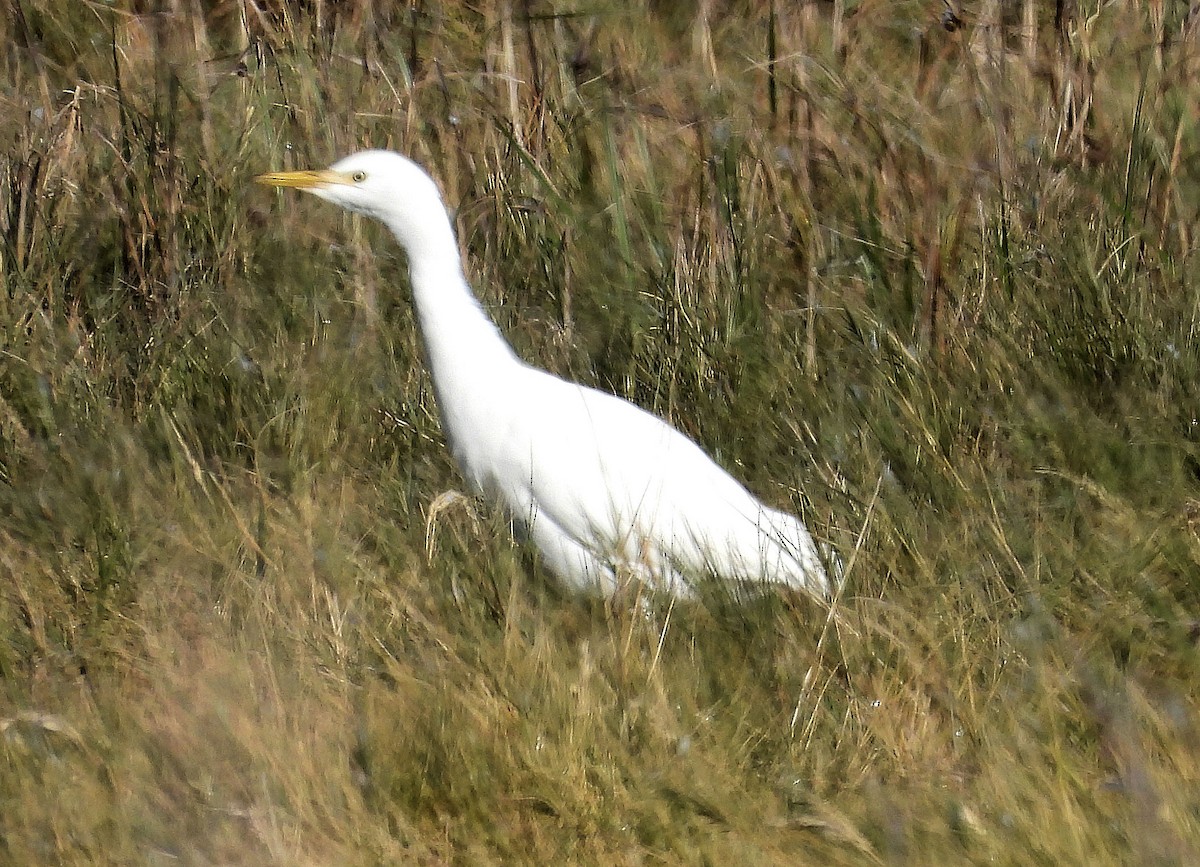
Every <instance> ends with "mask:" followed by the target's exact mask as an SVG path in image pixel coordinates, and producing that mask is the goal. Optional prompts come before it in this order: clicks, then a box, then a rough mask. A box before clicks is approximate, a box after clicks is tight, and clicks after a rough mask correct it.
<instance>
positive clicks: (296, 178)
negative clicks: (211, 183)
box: [255, 150, 453, 256]
mask: <svg viewBox="0 0 1200 867" xmlns="http://www.w3.org/2000/svg"><path fill="white" fill-rule="evenodd" d="M255 180H257V181H258V182H259V183H260V184H267V185H269V186H273V187H293V188H295V189H298V190H304V191H305V192H309V193H312V194H313V195H314V196H318V197H320V198H322V199H325V200H326V201H328V202H333V203H334V204H335V205H341V206H342V207H343V208H345V209H346V210H348V211H354V212H356V213H359V214H366V215H367V216H369V217H374V218H375V219H377V220H380V221H382V222H384V223H386V224H387V226H388V228H390V229H391V230H392V232H393V233H394V234H395V235H396V238H397V239H398V240H399V241H400V243H401V244H402V245H403V246H404V247H405V249H406V250H407V251H408V253H409V255H410V256H412V255H414V254H417V253H418V252H420V251H421V250H422V249H423V248H424V247H426V246H428V245H429V244H431V243H433V242H435V241H442V240H444V237H443V236H445V235H446V234H447V230H448V228H449V222H448V218H447V216H446V206H445V205H444V204H443V203H442V196H441V193H440V192H439V191H438V188H437V184H435V183H434V182H433V178H431V177H430V176H429V175H428V174H426V172H425V170H424V169H422V168H421V167H420V166H418V165H417V164H416V163H414V162H413V161H412V160H410V159H408V158H406V157H402V156H400V154H397V153H392V152H391V151H381V150H370V151H360V152H359V153H356V154H351V155H350V156H348V157H345V158H344V159H340V160H338V161H337V162H336V163H334V164H333V165H332V166H330V167H329V168H327V169H319V170H317V171H302V172H272V173H270V174H265V175H259V176H258V177H257V178H255ZM451 243H453V236H452V235H451Z"/></svg>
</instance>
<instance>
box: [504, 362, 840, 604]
mask: <svg viewBox="0 0 1200 867" xmlns="http://www.w3.org/2000/svg"><path fill="white" fill-rule="evenodd" d="M528 373H529V374H532V375H530V376H529V377H528V378H527V379H526V380H525V381H523V382H522V383H521V387H520V388H519V389H518V394H520V396H521V398H520V400H519V403H520V404H521V410H522V411H521V412H512V413H510V414H509V419H510V422H509V424H508V425H507V426H506V427H505V429H504V430H503V432H502V434H501V438H502V440H503V443H502V446H501V448H500V449H499V450H498V452H497V453H496V454H495V456H494V457H495V458H496V459H499V460H500V461H501V463H500V464H497V466H502V467H503V468H502V469H501V470H500V471H499V472H498V473H497V474H496V475H497V476H498V477H500V478H499V479H498V481H499V482H500V485H499V486H500V488H501V489H500V490H498V491H497V493H499V494H500V496H501V497H502V498H503V499H504V500H505V502H506V503H507V504H508V505H509V507H510V508H511V509H512V510H513V512H514V514H515V516H516V517H517V518H519V519H522V520H525V521H528V522H531V523H532V526H533V527H534V534H535V537H536V536H537V535H538V533H537V527H536V521H537V520H538V519H539V516H541V517H542V519H544V520H546V521H548V522H549V523H550V525H551V526H552V527H553V528H554V530H555V531H557V532H561V533H562V534H564V535H565V536H566V537H567V540H566V542H565V543H569V544H571V545H578V546H582V547H583V548H584V549H586V550H589V551H591V552H593V553H594V554H595V555H596V557H597V558H609V559H608V562H609V563H617V564H619V565H624V566H626V567H628V568H633V569H634V571H638V572H642V573H646V572H649V573H652V574H655V577H658V578H664V577H665V578H666V579H667V580H670V576H671V575H672V574H674V573H675V572H677V571H682V572H684V573H687V574H691V575H698V574H703V573H705V572H711V573H713V574H718V575H721V576H724V577H727V578H735V579H736V578H744V579H751V580H763V579H765V580H769V581H777V582H780V583H785V584H791V585H794V586H798V587H808V588H809V589H814V590H819V591H821V592H824V591H825V589H826V588H825V587H824V586H823V585H824V580H825V579H824V570H823V569H822V567H821V565H820V559H819V557H818V556H817V553H816V548H815V546H814V545H813V543H812V539H811V537H810V536H809V534H808V531H807V530H806V529H805V528H804V526H803V524H801V523H800V522H799V521H798V520H796V519H795V518H794V517H792V516H791V515H787V514H785V513H782V512H778V511H775V510H773V509H769V508H767V507H765V506H763V505H762V504H761V503H759V502H758V500H756V499H755V498H754V497H753V496H752V495H751V494H750V493H749V491H747V490H746V488H745V487H743V486H742V485H741V484H740V483H739V482H737V481H736V480H735V479H734V478H733V477H732V476H730V475H729V474H728V473H727V472H725V471H724V470H723V469H721V467H719V466H718V465H717V464H716V463H715V462H713V460H712V459H711V458H709V457H708V455H706V454H705V453H704V451H703V450H702V449H701V448H700V447H699V446H698V445H696V444H695V443H694V442H692V441H691V440H690V439H688V438H687V437H686V436H684V435H683V434H681V433H680V432H679V431H677V430H676V429H675V428H673V427H671V426H670V425H668V424H667V423H666V422H664V421H663V420H662V419H659V418H657V417H655V416H653V415H651V414H650V413H647V412H645V411H643V410H641V409H639V408H638V407H636V406H634V405H633V404H631V403H629V402H627V401H624V400H622V399H620V398H618V397H615V396H613V395H610V394H605V393H604V392H600V391H596V390H594V389H590V388H586V387H584V386H580V385H576V384H574V383H569V382H565V381H563V380H560V379H557V378H555V377H552V376H550V375H548V374H544V373H542V372H540V371H536V370H532V369H530V370H529V371H528ZM512 409H513V410H516V409H517V407H512Z"/></svg>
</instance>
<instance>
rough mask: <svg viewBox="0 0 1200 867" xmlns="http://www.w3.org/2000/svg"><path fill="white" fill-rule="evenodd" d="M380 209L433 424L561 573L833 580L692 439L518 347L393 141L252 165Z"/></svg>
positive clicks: (815, 588)
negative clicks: (277, 165)
mask: <svg viewBox="0 0 1200 867" xmlns="http://www.w3.org/2000/svg"><path fill="white" fill-rule="evenodd" d="M257 180H258V181H259V182H260V183H263V184H269V185H271V186H276V187H293V188H296V189H300V190H304V191H306V192H309V193H312V194H314V195H316V196H319V197H320V198H322V199H325V200H326V201H330V202H333V203H334V204H337V205H341V206H342V207H343V208H346V209H348V210H350V211H356V212H358V213H361V214H366V215H367V216H370V217H374V218H375V219H377V220H380V221H382V222H383V223H384V224H385V225H386V226H387V227H388V228H389V229H391V231H392V234H393V235H395V236H396V240H397V241H399V242H400V246H401V247H403V248H404V251H405V252H406V253H407V255H408V263H409V272H410V276H411V280H412V291H413V304H414V305H415V307H416V313H417V320H418V324H419V327H420V331H421V336H422V338H423V340H424V345H425V349H426V353H427V356H428V363H429V367H430V371H431V373H432V377H433V385H434V391H435V394H436V397H437V402H438V408H439V411H440V413H441V419H442V426H443V429H444V431H445V435H446V438H447V440H448V441H449V444H450V448H451V450H452V451H453V454H454V457H455V459H456V460H457V461H458V465H459V467H460V469H461V471H462V473H463V475H464V476H465V477H466V480H467V481H468V483H469V484H470V485H471V486H472V487H473V488H474V489H475V491H476V493H479V494H484V495H486V496H490V497H493V498H495V499H496V500H498V501H499V502H500V503H501V504H502V505H503V506H504V508H505V509H506V510H507V512H508V514H509V516H510V517H511V518H512V520H513V521H514V522H515V523H517V524H518V525H519V526H520V527H521V528H523V530H524V531H525V533H526V534H527V535H528V537H529V538H531V539H532V540H533V542H534V543H535V544H536V545H537V547H538V549H539V550H540V551H541V554H542V558H543V560H544V561H545V562H546V563H547V564H548V565H549V566H550V568H551V569H552V570H553V571H554V572H555V573H557V575H558V576H559V577H560V578H562V579H563V580H564V581H566V582H568V583H569V584H571V585H574V586H575V587H577V588H581V589H588V588H593V589H599V590H601V591H602V592H604V593H606V594H611V593H613V592H614V591H616V589H617V588H618V587H619V586H620V584H621V582H622V581H623V580H626V579H628V578H635V579H638V580H641V581H645V582H647V583H648V584H651V585H653V586H657V587H660V588H663V589H666V590H668V591H670V592H672V593H675V594H677V595H687V594H690V592H691V584H692V582H693V581H694V580H695V579H697V578H703V577H705V576H717V577H719V578H721V579H724V580H727V581H732V582H736V584H737V585H738V586H747V585H749V586H754V585H758V586H762V585H763V583H764V582H774V583H778V584H783V585H787V586H790V587H793V588H797V589H799V590H803V591H805V592H807V593H809V594H811V595H813V596H814V597H817V598H824V597H826V596H828V594H829V593H830V589H831V588H830V584H829V579H828V577H827V575H826V571H825V568H824V566H823V565H822V563H821V558H820V556H819V555H818V553H817V549H816V546H815V545H814V544H813V540H812V537H811V536H810V535H809V533H808V530H807V529H805V527H804V525H803V524H802V523H801V522H800V521H798V520H797V519H796V518H794V517H792V516H791V515H788V514H785V513H783V512H779V511H776V510H775V509H771V508H768V507H766V506H764V505H763V504H762V503H760V502H759V501H758V500H756V499H755V498H754V496H753V495H751V494H750V492H749V491H747V490H746V488H745V487H743V486H742V485H741V484H740V483H738V482H737V481H735V480H734V478H733V477H732V476H730V475H729V474H728V473H727V472H725V470H723V469H721V468H720V467H719V466H717V464H716V463H714V462H713V461H712V460H711V459H710V458H709V457H708V456H707V455H706V454H705V453H704V452H703V451H702V450H701V449H700V447H699V446H697V445H696V444H695V443H694V442H692V440H690V439H688V438H687V437H686V436H684V435H683V434H681V433H680V432H679V431H677V430H675V429H674V428H673V427H671V426H670V425H668V424H667V423H666V422H664V421H663V420H662V419H659V418H657V417H655V416H653V415H651V414H650V413H648V412H645V411H644V410H642V409H639V408H638V407H636V406H634V405H633V404H631V403H629V402H628V401H625V400H622V399H621V398H619V397H616V396H614V395H611V394H606V393H604V392H601V391H597V390H595V389H592V388H587V387H585V386H582V385H579V384H576V383H572V382H567V381H565V380H563V379H560V378H558V377H557V376H553V375H551V374H550V373H547V372H546V371H543V370H538V369H537V368H534V367H531V366H530V365H528V364H525V363H524V362H523V361H521V360H520V359H519V358H518V357H517V356H516V355H515V354H514V352H513V350H512V349H511V348H510V347H509V345H508V343H507V342H506V341H505V340H504V338H503V337H502V336H501V334H500V332H499V330H498V329H497V328H496V326H495V325H494V324H493V323H492V322H491V320H490V319H489V318H488V317H487V315H486V314H485V313H484V311H483V309H482V307H481V306H480V304H479V302H478V301H477V300H476V298H475V296H474V294H473V293H472V291H471V289H470V287H469V286H468V284H467V280H466V278H465V276H464V274H463V267H462V262H461V260H460V258H459V252H458V245H457V242H456V240H455V236H454V230H453V228H452V227H451V223H450V218H449V215H448V214H447V212H446V207H445V205H444V204H443V203H442V197H441V194H440V193H439V191H438V188H437V185H436V184H435V183H434V181H433V179H432V178H431V177H430V176H429V175H428V174H426V173H425V171H424V170H422V169H421V168H420V167H419V166H417V165H416V164H415V163H413V162H412V161H410V160H409V159H407V158H405V157H402V156H400V155H399V154H396V153H392V152H390V151H378V150H372V151H363V152H362V153H357V154H354V155H352V156H349V157H346V158H345V159H343V160H341V161H339V162H337V163H335V164H334V165H333V166H332V167H331V168H329V169H325V170H320V171H300V172H280V173H273V174H265V175H261V176H259V177H258V178H257Z"/></svg>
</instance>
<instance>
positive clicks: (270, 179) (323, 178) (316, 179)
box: [254, 169, 347, 190]
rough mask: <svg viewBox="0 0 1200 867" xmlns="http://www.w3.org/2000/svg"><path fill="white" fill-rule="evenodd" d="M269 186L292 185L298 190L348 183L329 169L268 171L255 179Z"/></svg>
mask: <svg viewBox="0 0 1200 867" xmlns="http://www.w3.org/2000/svg"><path fill="white" fill-rule="evenodd" d="M254 180H255V181H257V182H258V183H260V184H266V185H267V186H269V187H292V188H294V189H297V190H317V189H320V188H322V187H328V186H332V185H333V184H344V183H347V179H346V178H344V177H342V175H341V174H339V173H338V172H334V171H330V170H329V169H320V170H318V171H306V172H268V173H267V174H265V175H259V176H258V177H257V178H255V179H254Z"/></svg>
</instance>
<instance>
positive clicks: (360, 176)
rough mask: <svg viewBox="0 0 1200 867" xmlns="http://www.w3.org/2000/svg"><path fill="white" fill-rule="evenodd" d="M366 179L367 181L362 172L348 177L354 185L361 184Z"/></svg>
mask: <svg viewBox="0 0 1200 867" xmlns="http://www.w3.org/2000/svg"><path fill="white" fill-rule="evenodd" d="M366 179H367V173H366V172H362V171H359V172H355V173H354V174H352V175H351V176H350V180H352V181H354V183H356V184H361V183H362V182H363V181H365V180H366Z"/></svg>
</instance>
